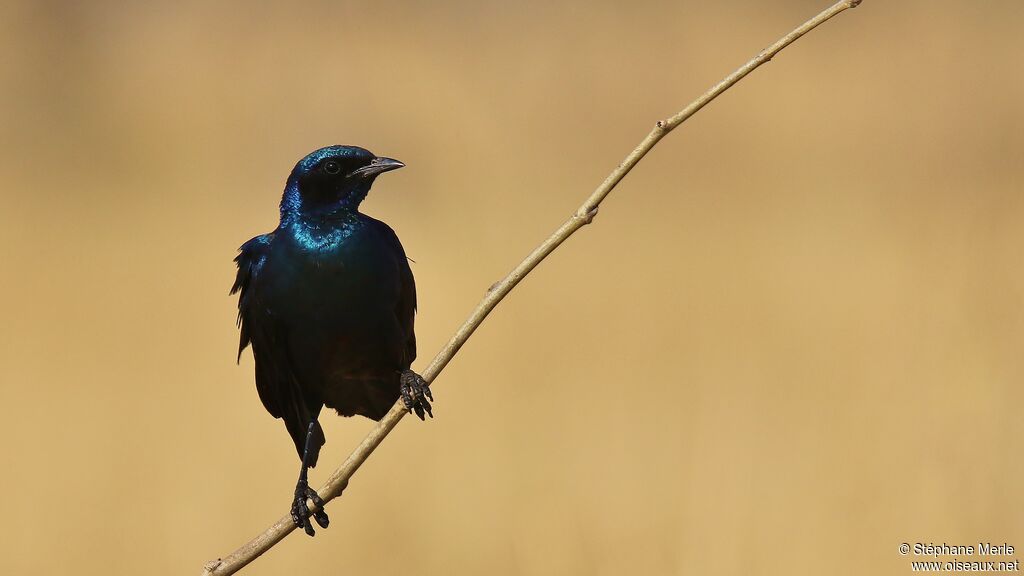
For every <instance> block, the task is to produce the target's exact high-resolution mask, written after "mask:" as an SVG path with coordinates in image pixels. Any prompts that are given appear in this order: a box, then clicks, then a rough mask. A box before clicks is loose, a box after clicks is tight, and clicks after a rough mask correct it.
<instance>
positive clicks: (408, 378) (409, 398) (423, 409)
mask: <svg viewBox="0 0 1024 576" xmlns="http://www.w3.org/2000/svg"><path fill="white" fill-rule="evenodd" d="M399 390H401V392H402V402H404V403H405V408H406V409H407V410H409V411H410V412H415V413H416V415H417V416H419V417H420V420H426V418H425V416H424V414H425V415H427V416H430V417H431V418H433V417H434V413H433V412H431V411H430V401H431V400H433V399H434V395H433V394H431V393H430V384H428V383H427V381H426V380H424V379H423V377H422V376H420V375H419V374H417V373H415V372H413V371H412V370H405V371H403V372H402V375H401V377H400V378H399Z"/></svg>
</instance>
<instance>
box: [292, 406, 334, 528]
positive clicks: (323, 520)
mask: <svg viewBox="0 0 1024 576" xmlns="http://www.w3.org/2000/svg"><path fill="white" fill-rule="evenodd" d="M318 426H320V424H319V423H318V422H317V421H316V420H313V421H312V422H310V423H309V430H308V431H307V432H306V446H305V447H304V448H303V450H302V469H301V470H299V481H298V482H297V483H296V484H295V499H294V500H292V522H295V525H296V526H298V527H299V528H302V529H304V530H305V531H306V534H309V535H310V536H316V531H315V530H313V525H312V524H311V523H310V522H309V517H310V516H311V515H312V516H313V519H315V520H316V523H317V524H319V525H320V527H321V528H327V524H328V523H329V522H330V519H329V518H328V517H327V513H326V512H324V501H323V499H321V498H320V495H319V494H317V493H316V490H313V489H312V488H310V487H309V478H308V472H309V461H310V460H311V459H312V452H313V450H319V449H320V447H319V446H317V447H314V446H313V436H314V435H315V432H316V429H317V427H318ZM307 498H308V499H309V500H312V501H313V504H315V505H316V507H317V511H316V512H313V513H312V514H310V512H309V507H308V506H306V499H307Z"/></svg>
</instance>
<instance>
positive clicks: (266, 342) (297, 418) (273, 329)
mask: <svg viewBox="0 0 1024 576" xmlns="http://www.w3.org/2000/svg"><path fill="white" fill-rule="evenodd" d="M273 239H274V234H273V233H270V234H264V235H262V236H257V237H255V238H253V239H252V240H249V241H248V242H246V243H245V244H243V245H242V247H241V248H240V249H239V253H238V256H237V257H236V258H235V263H236V264H237V265H238V275H237V276H236V277H235V284H234V285H233V286H232V287H231V293H232V294H234V293H236V292H237V293H238V326H239V328H240V329H241V337H240V340H239V343H238V356H239V358H241V355H242V351H243V350H245V347H246V346H248V345H249V344H252V355H253V358H254V359H255V360H256V391H257V392H259V395H260V400H261V401H262V402H263V407H264V408H266V409H267V412H270V414H271V415H272V416H274V417H275V418H283V419H284V423H285V427H286V428H287V429H288V433H289V435H291V437H292V441H294V442H295V449H296V451H297V452H298V453H299V457H300V458H301V457H302V454H303V448H304V447H305V441H306V433H307V430H308V426H309V424H310V423H311V422H313V421H315V413H316V412H319V407H318V406H310V405H309V404H308V403H307V402H306V401H305V400H304V399H303V398H302V393H301V391H300V386H299V383H298V381H297V380H296V378H295V371H294V369H293V365H292V362H291V359H290V358H289V355H288V343H287V334H285V333H283V331H282V330H281V328H280V326H279V324H278V323H277V322H276V320H275V319H274V318H273V316H272V314H271V312H270V310H269V308H268V306H267V305H266V303H265V302H262V301H261V300H260V285H261V283H265V282H266V279H262V278H261V276H260V272H261V270H262V269H263V266H264V264H265V263H266V260H267V257H268V255H269V253H270V243H271V241H272V240H273ZM315 433H316V436H315V437H314V439H313V440H314V442H315V443H316V445H315V446H313V448H316V449H315V450H313V452H312V453H311V454H310V461H309V464H310V466H315V465H316V460H317V454H318V453H319V447H320V446H322V445H323V444H324V436H323V431H322V429H321V428H320V427H319V426H317V427H316V430H315Z"/></svg>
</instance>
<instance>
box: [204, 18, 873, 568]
mask: <svg viewBox="0 0 1024 576" xmlns="http://www.w3.org/2000/svg"><path fill="white" fill-rule="evenodd" d="M860 3H861V0H842V1H840V2H837V3H835V4H833V5H832V6H830V7H829V8H827V9H825V10H824V11H822V12H821V13H820V14H818V15H817V16H815V17H814V18H811V19H810V20H808V21H807V22H804V23H803V24H801V25H800V26H798V27H797V28H796V29H794V30H793V31H792V32H790V33H789V34H787V35H785V36H783V37H782V38H780V39H779V40H778V41H777V42H775V43H774V44H772V45H771V46H769V47H768V48H765V49H764V50H762V51H761V52H760V53H759V54H758V55H757V56H755V57H754V58H753V59H751V60H750V61H749V62H747V63H746V64H744V65H743V66H741V67H740V68H739V69H737V70H736V71H735V72H733V73H732V74H730V75H729V76H727V77H726V78H725V79H724V80H722V81H721V82H719V83H718V84H716V85H715V86H714V87H712V88H711V89H710V90H708V91H707V92H705V93H704V94H703V95H701V97H700V98H697V99H696V100H694V101H693V102H692V103H690V105H689V106H687V107H686V108H684V109H683V110H681V111H680V112H678V113H677V114H675V115H674V116H672V117H671V118H668V119H667V120H660V121H658V122H657V123H656V124H655V126H654V128H653V129H652V130H651V132H650V133H649V134H648V135H647V137H646V138H644V139H643V141H642V142H640V145H639V146H637V147H636V148H634V149H633V151H632V152H630V153H629V155H628V156H626V159H625V160H623V161H622V163H621V164H619V166H618V167H617V168H615V170H613V171H612V173H611V174H609V175H608V177H607V178H605V180H604V182H602V183H601V185H600V186H598V187H597V189H596V190H594V192H593V193H592V194H591V195H590V197H589V198H587V200H586V201H585V202H584V203H583V204H582V205H581V206H580V207H579V208H578V209H577V210H576V212H575V213H573V215H572V216H571V217H569V219H568V220H566V221H565V223H564V224H562V225H561V226H559V227H558V230H556V231H555V232H554V233H553V234H552V235H551V236H549V237H548V238H547V239H546V240H544V242H543V243H541V245H540V246H538V247H537V248H535V249H534V250H533V252H531V253H530V255H529V256H527V257H526V258H525V259H524V260H523V261H522V262H520V263H519V265H518V266H516V267H515V268H514V269H513V270H512V271H511V272H509V273H508V275H507V276H505V278H504V279H502V280H501V281H500V282H498V283H496V284H494V285H493V286H491V288H490V289H489V290H488V291H487V295H486V296H484V299H483V300H481V301H480V303H479V304H478V305H477V307H476V308H475V309H474V310H473V312H472V313H471V314H470V315H469V318H467V319H466V321H465V322H464V323H463V324H462V326H461V327H460V328H459V329H458V330H457V331H456V332H455V335H454V336H452V338H451V340H449V341H448V343H447V344H446V345H445V346H444V348H442V349H441V351H440V352H438V353H437V356H435V357H434V359H433V361H431V363H430V365H429V366H427V369H426V370H424V371H423V374H422V376H423V378H424V379H425V380H426V381H427V382H433V380H434V379H435V378H436V377H437V375H438V374H440V373H441V371H442V370H444V368H445V366H447V365H448V363H449V362H450V361H451V359H452V358H453V357H454V356H455V354H456V353H458V351H459V349H460V348H462V345H463V344H465V343H466V341H467V340H469V337H470V336H472V335H473V332H475V331H476V329H477V327H479V326H480V324H481V323H482V322H483V321H484V319H485V318H487V315H488V314H490V312H491V310H493V309H494V307H495V306H497V305H498V303H499V302H501V301H502V299H504V298H505V296H506V295H508V293H509V292H511V291H512V289H513V288H515V287H516V285H517V284H519V282H520V281H521V280H522V279H523V278H525V277H526V275H527V274H529V273H530V271H531V270H533V269H534V268H536V267H537V265H538V264H540V262H541V261H542V260H544V258H546V257H547V256H548V254H551V252H553V251H554V250H555V248H558V246H559V245H561V243H562V242H564V241H565V240H566V239H567V238H568V237H569V236H571V235H572V234H573V233H574V232H576V231H577V230H579V229H580V228H582V227H583V226H585V225H587V224H590V222H591V221H592V220H593V219H594V216H596V215H597V209H598V206H599V205H600V204H601V202H602V201H603V200H604V199H605V197H607V196H608V194H609V193H610V192H611V191H612V189H614V188H615V186H616V185H618V183H619V182H620V181H621V180H622V179H623V178H624V177H625V176H626V174H628V173H629V171H630V170H632V169H633V167H634V166H636V165H637V163H638V162H640V160H641V159H642V158H643V157H644V156H645V155H646V154H647V153H648V152H649V151H650V150H651V148H653V147H654V145H655V144H657V143H658V141H659V140H661V139H662V138H664V137H665V135H666V134H668V133H669V132H671V131H672V130H673V129H675V128H676V127H677V126H679V125H680V124H682V123H683V122H684V121H685V120H686V119H687V118H689V117H690V116H693V115H694V114H696V113H697V111H698V110H700V109H701V108H703V107H704V106H705V105H706V104H707V103H709V102H711V101H712V100H714V99H715V98H717V97H718V96H719V95H720V94H721V93H722V92H725V91H726V90H728V89H729V88H730V87H732V86H733V85H734V84H736V83H737V82H739V81H740V80H742V79H743V77H744V76H746V75H747V74H750V73H751V72H752V71H753V70H754V69H755V68H757V67H758V66H760V65H762V64H764V63H765V62H768V61H769V60H771V59H772V57H774V56H775V55H776V54H778V53H779V52H780V51H781V50H782V49H783V48H785V47H786V46H789V45H790V44H792V43H793V42H795V41H796V40H797V39H798V38H800V37H801V36H803V35H804V34H806V33H808V32H810V31H811V30H813V29H814V28H815V27H817V26H818V25H820V24H822V23H824V22H825V21H826V20H828V19H830V18H832V17H833V16H835V15H837V14H839V13H840V12H843V11H845V10H847V9H849V8H855V7H857V6H858V5H859V4H860ZM407 413H408V411H407V410H406V409H405V406H404V404H403V403H402V401H401V400H399V401H398V402H396V403H395V405H394V406H392V407H391V410H390V411H389V412H388V413H387V415H385V416H384V418H383V419H382V420H381V421H380V422H378V423H377V425H376V426H374V428H373V430H371V431H370V433H369V434H367V436H366V438H364V439H363V441H362V442H361V443H360V444H359V446H357V447H356V449H355V450H354V451H353V452H352V454H351V455H349V457H348V458H347V459H346V460H345V462H344V463H343V464H342V465H341V466H340V467H339V468H338V469H337V470H335V471H334V473H333V474H331V476H330V478H328V479H327V483H326V484H325V485H324V487H323V488H321V489H320V491H319V492H320V496H321V497H322V498H323V500H324V502H330V501H331V500H332V499H334V498H336V497H337V496H339V495H341V492H342V490H344V488H345V486H346V485H347V484H348V479H349V478H351V477H352V475H353V474H355V472H356V470H358V469H359V467H360V466H361V465H362V464H363V462H365V461H366V459H367V458H368V457H369V456H370V454H371V453H373V451H374V449H376V448H377V446H378V445H380V443H381V442H382V441H383V440H384V438H385V437H386V436H387V435H388V434H389V433H390V432H391V430H392V429H393V428H394V427H395V426H396V425H398V422H399V421H400V420H401V419H402V418H403V417H404V416H405V415H406V414H407ZM309 504H310V509H311V510H312V509H313V506H312V502H309ZM294 529H295V525H294V524H293V523H292V519H291V516H290V515H285V516H283V517H282V518H281V519H279V520H278V521H277V522H275V523H274V525H273V526H271V527H270V528H268V529H267V530H266V531H264V532H263V533H262V534H260V535H259V536H257V537H255V538H253V539H252V540H250V541H249V542H248V543H246V544H245V545H243V546H242V547H241V548H239V549H238V550H235V551H234V552H232V553H231V554H230V555H229V556H227V557H226V558H223V559H218V560H214V561H211V562H208V563H207V564H206V566H205V567H204V570H203V576H224V575H227V574H234V573H235V572H237V571H238V570H240V569H242V568H243V567H244V566H245V565H246V564H248V563H249V562H252V561H253V560H254V559H256V557H257V556H259V555H260V554H263V553H264V552H266V551H267V550H269V549H270V548H271V547H272V546H274V545H275V544H277V543H278V542H280V541H281V540H282V539H284V537H285V536H287V535H288V534H289V533H290V532H291V531H292V530H294Z"/></svg>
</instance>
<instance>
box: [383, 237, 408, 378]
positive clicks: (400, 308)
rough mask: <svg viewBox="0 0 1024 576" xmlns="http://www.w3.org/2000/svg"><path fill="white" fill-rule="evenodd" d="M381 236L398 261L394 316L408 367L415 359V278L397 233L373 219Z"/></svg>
mask: <svg viewBox="0 0 1024 576" xmlns="http://www.w3.org/2000/svg"><path fill="white" fill-rule="evenodd" d="M374 222H376V224H377V227H378V230H379V231H380V234H381V236H382V237H383V238H385V239H386V240H387V242H388V243H389V244H390V246H391V248H392V250H393V253H394V254H395V259H396V261H397V263H398V267H399V273H400V279H401V286H400V288H399V295H398V303H397V304H396V305H395V316H396V317H397V318H398V324H399V326H401V327H402V332H403V333H404V334H405V351H404V352H405V357H404V360H405V362H404V365H405V366H406V367H408V366H409V365H411V364H412V362H413V360H415V359H416V332H415V330H414V321H415V317H416V280H415V278H413V276H412V268H410V267H409V258H408V257H407V256H406V255H405V249H404V248H402V243H401V242H400V241H399V240H398V235H397V234H395V231H394V230H392V229H391V227H390V226H388V225H387V224H385V223H383V222H381V221H379V220H374Z"/></svg>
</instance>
